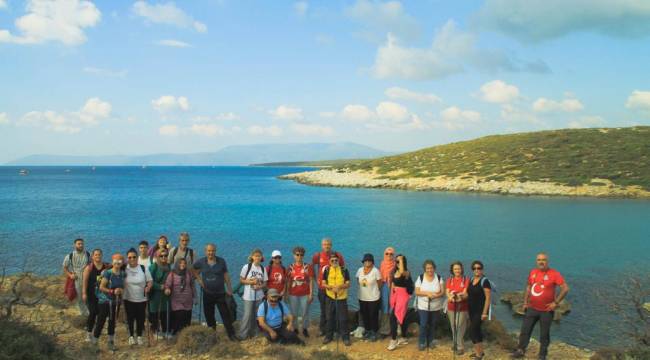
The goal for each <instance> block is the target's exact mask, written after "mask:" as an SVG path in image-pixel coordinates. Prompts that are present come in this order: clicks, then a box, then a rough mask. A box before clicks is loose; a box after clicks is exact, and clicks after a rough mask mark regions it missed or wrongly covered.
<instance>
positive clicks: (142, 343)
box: [137, 336, 144, 345]
mask: <svg viewBox="0 0 650 360" xmlns="http://www.w3.org/2000/svg"><path fill="white" fill-rule="evenodd" d="M137 342H138V345H144V339H143V338H142V336H138V339H137Z"/></svg>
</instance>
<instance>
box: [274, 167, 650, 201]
mask: <svg viewBox="0 0 650 360" xmlns="http://www.w3.org/2000/svg"><path fill="white" fill-rule="evenodd" d="M400 175H401V174H399V173H392V174H391V173H389V174H379V173H376V172H370V171H359V170H346V169H321V170H315V171H305V172H300V173H294V174H287V175H282V176H279V177H278V178H279V179H283V180H293V181H296V182H298V183H301V184H306V185H314V186H332V187H359V188H385V189H401V190H415V191H459V192H481V193H493V194H503V195H543V196H569V197H599V198H635V199H650V191H647V190H644V189H643V188H641V187H638V186H628V187H623V186H619V185H616V184H614V183H612V182H611V181H609V180H607V179H592V183H591V184H588V185H579V186H568V185H561V184H556V183H552V182H544V181H527V182H520V181H516V180H504V181H496V180H485V179H484V178H480V177H476V176H463V177H445V176H438V177H435V178H419V177H418V178H415V177H401V176H400Z"/></svg>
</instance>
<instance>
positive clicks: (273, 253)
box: [271, 250, 282, 259]
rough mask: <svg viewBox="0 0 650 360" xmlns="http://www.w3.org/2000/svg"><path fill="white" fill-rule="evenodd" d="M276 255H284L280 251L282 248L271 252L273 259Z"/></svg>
mask: <svg viewBox="0 0 650 360" xmlns="http://www.w3.org/2000/svg"><path fill="white" fill-rule="evenodd" d="M276 256H280V257H282V253H281V252H280V250H273V252H272V253H271V259H273V258H274V257H276Z"/></svg>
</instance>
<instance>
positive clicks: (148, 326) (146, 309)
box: [144, 301, 151, 347]
mask: <svg viewBox="0 0 650 360" xmlns="http://www.w3.org/2000/svg"><path fill="white" fill-rule="evenodd" d="M148 315H149V301H145V303H144V316H145V318H144V319H145V324H144V326H145V328H146V331H147V347H151V320H150V319H149V316H148Z"/></svg>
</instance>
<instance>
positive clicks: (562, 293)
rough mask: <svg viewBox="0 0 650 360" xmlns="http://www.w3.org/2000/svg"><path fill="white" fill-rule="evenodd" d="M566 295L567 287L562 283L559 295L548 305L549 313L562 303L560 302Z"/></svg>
mask: <svg viewBox="0 0 650 360" xmlns="http://www.w3.org/2000/svg"><path fill="white" fill-rule="evenodd" d="M568 293H569V285H567V283H562V285H560V295H558V296H557V298H556V299H555V301H553V302H552V303H550V304H548V309H549V310H551V311H553V310H555V308H557V307H558V305H560V303H561V302H562V300H564V297H565V296H566V294H568Z"/></svg>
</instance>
